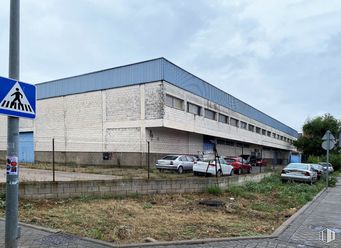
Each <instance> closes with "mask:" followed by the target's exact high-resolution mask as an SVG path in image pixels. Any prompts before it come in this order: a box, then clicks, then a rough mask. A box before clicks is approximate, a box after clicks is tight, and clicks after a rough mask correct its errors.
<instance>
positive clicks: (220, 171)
mask: <svg viewBox="0 0 341 248" xmlns="http://www.w3.org/2000/svg"><path fill="white" fill-rule="evenodd" d="M219 162H220V163H219ZM219 162H218V165H217V168H216V165H215V161H214V160H213V161H209V162H204V161H196V162H194V165H193V174H194V175H195V176H197V175H214V176H215V175H216V171H217V175H218V176H223V175H229V176H232V175H233V166H232V165H230V164H227V163H226V161H225V159H223V158H219Z"/></svg>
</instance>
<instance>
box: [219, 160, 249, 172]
mask: <svg viewBox="0 0 341 248" xmlns="http://www.w3.org/2000/svg"><path fill="white" fill-rule="evenodd" d="M224 159H225V161H226V162H227V163H228V164H230V165H232V166H233V171H234V172H235V173H236V174H242V173H251V170H252V166H251V164H249V163H247V161H246V160H245V159H243V158H242V157H225V158H224Z"/></svg>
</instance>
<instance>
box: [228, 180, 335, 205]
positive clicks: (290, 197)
mask: <svg viewBox="0 0 341 248" xmlns="http://www.w3.org/2000/svg"><path fill="white" fill-rule="evenodd" d="M333 178H334V179H333V180H335V178H336V177H335V176H333ZM324 187H325V184H324V180H320V181H318V182H316V183H315V184H313V185H310V184H307V183H282V181H281V178H280V176H279V175H278V174H276V175H273V176H270V177H267V178H264V179H263V180H262V181H261V182H259V183H255V182H249V183H247V184H245V185H244V186H231V187H230V188H229V189H228V192H229V193H230V194H232V195H233V196H235V197H240V198H245V199H252V198H254V199H257V198H259V197H260V195H263V196H266V197H272V198H273V202H272V204H271V205H269V204H266V203H262V202H260V203H258V202H255V203H254V204H253V205H252V206H251V208H252V209H254V210H260V211H281V210H283V209H287V208H297V207H299V206H302V205H304V204H305V203H307V202H308V201H311V200H312V199H313V197H314V196H315V195H316V194H317V193H318V192H319V191H321V190H322V189H323V188H324Z"/></svg>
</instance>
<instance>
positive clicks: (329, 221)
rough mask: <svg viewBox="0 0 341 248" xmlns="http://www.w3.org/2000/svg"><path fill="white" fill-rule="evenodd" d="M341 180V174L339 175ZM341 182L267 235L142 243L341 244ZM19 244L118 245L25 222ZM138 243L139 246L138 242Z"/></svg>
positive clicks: (218, 247)
mask: <svg viewBox="0 0 341 248" xmlns="http://www.w3.org/2000/svg"><path fill="white" fill-rule="evenodd" d="M339 181H341V178H339ZM340 205H341V182H339V183H338V185H337V187H335V188H329V189H328V191H325V192H323V193H322V194H320V195H319V197H317V198H316V199H315V200H314V201H313V202H312V203H311V204H310V205H309V206H308V207H307V208H305V209H304V210H303V211H301V213H300V214H299V215H298V216H297V217H296V218H295V219H294V220H293V221H292V222H290V223H289V225H288V226H287V227H285V228H284V230H283V231H282V232H281V233H280V234H279V235H278V236H273V237H264V238H254V239H253V238H249V239H245V238H244V239H230V240H228V239H226V240H219V241H200V242H195V241H194V242H195V243H193V242H192V243H191V241H189V242H185V243H182V244H181V243H180V242H174V243H168V244H166V243H164V244H154V245H152V244H144V245H143V247H154V248H185V247H186V248H187V247H188V248H225V247H236V248H237V247H240V248H241V247H245V248H252V247H259V248H270V247H271V248H281V247H283V248H284V247H301V248H303V247H307V248H308V247H341V206H340ZM21 228H22V230H21V233H22V235H21V238H20V240H19V247H21V248H40V247H43V248H47V247H48V248H55V247H56V248H57V247H58V248H74V247H75V248H108V247H115V246H114V245H111V244H109V243H105V242H102V243H101V242H93V241H91V240H86V239H80V238H78V237H75V236H71V235H67V234H63V233H58V232H53V231H49V230H44V229H39V228H38V229H37V228H33V227H30V226H27V225H23V226H22V227H21ZM325 228H329V229H330V230H332V231H334V232H335V233H336V235H335V236H336V239H335V240H334V241H332V242H330V243H328V244H327V243H323V242H321V241H320V240H319V232H320V231H322V230H324V229H325ZM0 235H1V237H4V236H5V222H4V221H3V220H0ZM4 246H5V245H4V238H1V239H0V247H4ZM135 247H140V246H138V245H136V246H135Z"/></svg>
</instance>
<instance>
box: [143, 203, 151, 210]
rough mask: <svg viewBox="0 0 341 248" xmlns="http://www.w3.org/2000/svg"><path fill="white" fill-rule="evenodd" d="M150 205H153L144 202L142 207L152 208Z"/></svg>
mask: <svg viewBox="0 0 341 248" xmlns="http://www.w3.org/2000/svg"><path fill="white" fill-rule="evenodd" d="M152 207H153V205H152V204H151V203H150V202H145V203H144V204H143V209H149V208H152Z"/></svg>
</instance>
